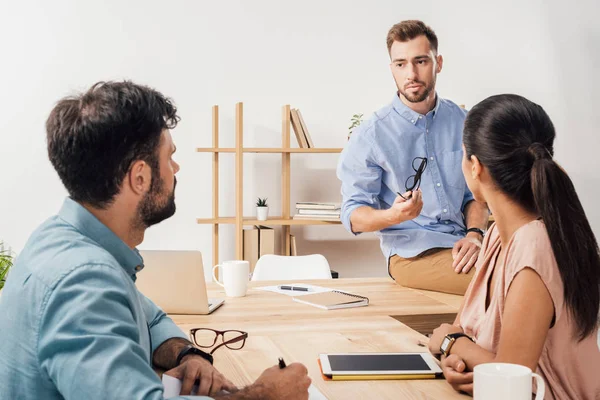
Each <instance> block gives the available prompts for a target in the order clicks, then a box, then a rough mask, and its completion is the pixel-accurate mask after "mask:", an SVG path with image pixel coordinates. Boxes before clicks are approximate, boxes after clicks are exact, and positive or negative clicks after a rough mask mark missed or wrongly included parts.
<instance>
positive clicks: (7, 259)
mask: <svg viewBox="0 0 600 400" xmlns="http://www.w3.org/2000/svg"><path fill="white" fill-rule="evenodd" d="M12 265H13V256H12V252H11V251H10V248H9V249H8V250H5V249H4V244H3V243H2V242H0V290H2V288H3V287H4V282H6V277H7V275H8V270H9V269H10V267H12Z"/></svg>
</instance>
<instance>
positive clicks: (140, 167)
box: [126, 160, 152, 195]
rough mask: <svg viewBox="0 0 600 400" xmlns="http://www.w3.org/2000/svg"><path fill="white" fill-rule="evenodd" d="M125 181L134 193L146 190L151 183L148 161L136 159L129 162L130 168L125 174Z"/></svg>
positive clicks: (139, 193)
mask: <svg viewBox="0 0 600 400" xmlns="http://www.w3.org/2000/svg"><path fill="white" fill-rule="evenodd" d="M126 182H127V183H128V185H129V187H130V189H131V191H132V192H133V193H135V194H138V195H142V194H144V193H146V192H148V191H149V190H150V185H151V183H152V170H151V168H150V166H149V165H148V163H146V162H145V161H142V160H137V161H135V162H134V163H133V164H131V168H130V169H129V172H128V173H127V176H126Z"/></svg>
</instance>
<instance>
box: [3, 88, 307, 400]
mask: <svg viewBox="0 0 600 400" xmlns="http://www.w3.org/2000/svg"><path fill="white" fill-rule="evenodd" d="M178 121H179V117H178V115H177V109H176V108H175V106H174V105H173V103H172V102H171V101H170V100H169V99H168V98H165V97H164V96H163V95H162V94H160V93H159V92H157V91H155V90H153V89H150V88H148V87H145V86H140V85H136V84H133V83H131V82H109V83H98V84H96V85H94V86H93V87H92V88H91V89H90V90H89V91H87V92H86V93H84V94H82V95H79V96H76V97H68V98H65V99H63V100H61V101H60V102H59V103H58V104H57V105H56V106H55V107H54V109H53V110H52V112H51V114H50V117H49V118H48V121H47V123H46V131H47V140H48V155H49V158H50V161H51V163H52V165H53V166H54V168H55V169H56V171H57V172H58V176H59V177H60V179H61V180H62V182H63V184H64V186H65V187H66V189H67V191H68V192H69V198H67V199H66V200H65V201H64V204H63V206H62V209H61V210H60V212H59V213H58V215H56V216H54V217H51V218H50V219H48V220H47V221H46V222H44V223H43V224H42V225H41V226H40V227H39V228H38V229H37V230H36V231H35V232H34V233H33V234H32V235H31V237H30V239H29V241H28V242H27V244H26V245H25V248H24V249H23V251H22V252H21V254H20V255H19V257H18V258H17V261H16V263H15V265H14V267H13V268H12V270H11V273H10V276H9V278H8V280H7V282H6V285H5V287H4V289H3V291H2V296H1V297H0V397H1V398H2V399H7V400H8V399H11V400H12V399H19V400H38V399H44V400H58V399H61V400H62V399H67V400H81V399H85V400H100V399H148V400H158V399H163V398H164V396H163V386H162V384H161V381H160V379H159V378H158V375H157V374H156V373H155V372H154V370H153V367H158V368H160V369H164V370H167V372H166V373H167V374H169V375H171V376H174V377H177V378H179V379H181V380H182V381H183V383H182V391H181V395H188V394H190V392H191V390H192V387H193V385H194V383H195V382H196V381H199V387H198V394H201V395H211V396H214V398H217V399H221V398H223V399H231V400H236V399H238V400H244V399H247V400H249V399H259V398H260V399H263V398H264V399H283V398H285V399H306V398H307V397H308V387H309V385H310V378H308V376H307V371H306V368H305V367H304V366H303V365H301V364H291V365H289V366H288V367H287V368H284V369H280V368H279V367H278V366H275V367H273V368H270V369H268V370H266V371H265V372H264V373H263V374H262V375H261V376H260V377H259V378H258V379H257V381H256V382H255V383H254V384H253V385H250V386H248V387H246V388H244V389H241V390H238V389H237V388H236V387H235V386H234V385H233V384H232V383H231V382H230V381H229V380H227V379H226V378H225V377H224V376H223V375H221V374H220V373H219V372H218V371H217V370H216V369H215V368H214V367H213V366H212V357H211V356H210V355H208V354H206V353H204V352H202V351H200V350H199V349H196V348H195V347H193V346H192V345H191V343H190V342H189V341H188V340H187V338H186V335H185V334H184V333H183V332H182V331H181V330H180V329H179V328H178V327H177V326H176V325H175V324H174V323H173V321H172V320H171V319H170V318H169V317H168V316H167V315H165V313H164V312H162V310H160V309H159V308H158V307H157V306H156V305H155V304H154V303H152V301H151V300H149V299H148V298H146V297H144V296H143V295H142V294H141V293H140V292H139V291H138V290H137V289H136V287H135V280H136V274H138V273H143V265H144V263H143V260H142V258H141V257H140V255H139V253H138V251H137V250H136V246H137V245H139V244H140V243H141V242H142V241H143V239H144V232H145V230H146V228H148V227H150V226H152V225H154V224H157V223H159V222H161V221H163V220H165V219H167V218H169V217H171V216H172V215H173V214H174V213H175V185H176V179H175V174H176V173H177V172H178V171H179V165H178V164H177V163H176V162H175V161H174V160H173V153H174V152H175V145H174V143H173V140H172V138H171V133H170V129H172V128H174V127H175V125H176V124H177V122H178ZM165 273H168V266H165ZM222 389H224V390H226V391H227V392H229V393H226V392H223V391H222ZM177 398H178V399H184V398H186V399H187V398H189V399H191V398H197V399H199V398H200V397H195V396H190V397H188V396H181V397H177ZM202 398H203V399H206V398H207V397H202Z"/></svg>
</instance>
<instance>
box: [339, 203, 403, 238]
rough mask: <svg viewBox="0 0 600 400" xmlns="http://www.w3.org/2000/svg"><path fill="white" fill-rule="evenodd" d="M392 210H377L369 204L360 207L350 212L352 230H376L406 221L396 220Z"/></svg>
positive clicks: (356, 231) (357, 231) (355, 231)
mask: <svg viewBox="0 0 600 400" xmlns="http://www.w3.org/2000/svg"><path fill="white" fill-rule="evenodd" d="M390 210H391V209H387V210H375V209H374V208H371V207H369V206H362V207H358V208H357V209H356V210H354V211H352V213H351V214H350V224H351V225H352V232H354V233H359V232H376V231H380V230H382V229H385V228H389V227H390V226H392V225H396V224H399V223H401V222H404V221H400V222H398V221H394V220H393V218H392V213H391V212H390Z"/></svg>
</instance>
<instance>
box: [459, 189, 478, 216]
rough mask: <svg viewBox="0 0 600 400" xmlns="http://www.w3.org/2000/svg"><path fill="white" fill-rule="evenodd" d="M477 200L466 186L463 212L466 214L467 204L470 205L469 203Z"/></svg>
mask: <svg viewBox="0 0 600 400" xmlns="http://www.w3.org/2000/svg"><path fill="white" fill-rule="evenodd" d="M473 200H475V196H473V193H471V191H470V190H469V187H468V186H467V185H466V184H465V194H464V196H463V202H462V208H461V210H462V212H463V213H464V212H465V207H466V205H467V204H469V202H471V201H473Z"/></svg>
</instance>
